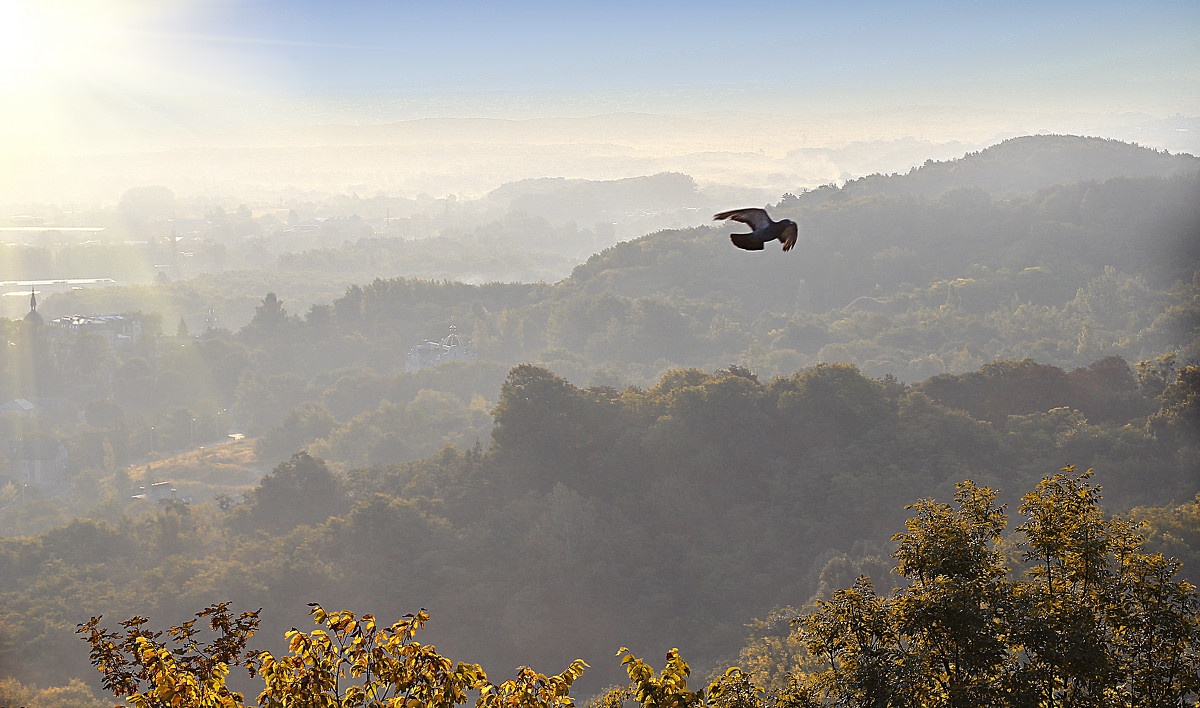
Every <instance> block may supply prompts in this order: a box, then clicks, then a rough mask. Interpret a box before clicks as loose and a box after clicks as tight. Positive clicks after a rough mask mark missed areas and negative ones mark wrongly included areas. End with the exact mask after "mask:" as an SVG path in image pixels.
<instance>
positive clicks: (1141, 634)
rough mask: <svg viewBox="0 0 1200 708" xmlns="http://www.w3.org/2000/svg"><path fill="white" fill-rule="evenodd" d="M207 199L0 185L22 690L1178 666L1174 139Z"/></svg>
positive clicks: (7, 486) (1185, 449) (893, 692)
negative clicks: (743, 233) (98, 196)
mask: <svg viewBox="0 0 1200 708" xmlns="http://www.w3.org/2000/svg"><path fill="white" fill-rule="evenodd" d="M217 201H218V200H208V201H205V200H203V199H199V198H196V197H191V196H185V195H176V194H174V193H173V192H172V191H171V190H170V189H168V188H166V187H162V186H145V187H139V188H135V189H131V190H129V191H127V192H126V193H125V195H124V197H123V198H122V199H121V201H120V203H119V204H118V205H116V206H115V207H112V208H91V207H89V208H86V209H83V208H75V207H72V206H68V205H58V206H53V207H50V206H38V205H31V206H30V208H29V211H28V212H26V213H24V214H21V215H20V216H17V217H13V218H10V219H8V220H7V221H6V222H5V223H4V224H3V226H4V230H3V231H0V237H2V238H3V239H4V243H3V244H2V245H0V256H2V257H0V280H3V281H5V282H4V283H3V284H4V285H5V291H6V292H5V294H6V297H4V298H3V305H4V310H3V315H4V316H5V317H4V319H0V330H2V331H3V337H4V341H5V342H7V345H6V346H5V347H4V348H3V350H2V353H0V370H2V371H3V374H4V375H3V376H2V377H0V439H2V441H3V444H2V445H0V706H13V707H15V706H18V705H21V706H29V707H30V708H42V707H48V706H66V707H67V708H94V707H96V706H102V705H112V702H111V700H109V698H107V697H106V696H107V694H112V695H114V696H117V697H118V699H119V700H124V701H129V702H131V704H134V703H136V704H137V705H148V706H160V705H163V706H165V705H213V706H240V705H264V706H265V705H272V706H275V705H279V706H283V705H297V706H301V705H303V706H307V705H406V706H414V705H421V706H444V707H445V708H450V707H451V706H453V705H457V704H462V703H466V702H470V701H477V702H478V705H479V706H480V708H493V707H494V708H499V707H500V706H501V705H503V706H510V707H513V708H518V707H524V706H529V707H530V708H532V707H533V706H538V707H539V708H559V707H562V708H565V707H566V706H570V705H573V702H575V703H578V704H581V705H582V704H584V703H585V702H587V704H588V705H590V706H593V708H619V706H622V705H626V706H628V705H634V704H635V703H636V704H640V705H641V706H644V707H645V708H689V707H693V706H694V707H695V708H700V707H701V706H722V707H724V708H760V707H765V706H768V705H770V706H776V707H780V708H782V707H784V706H786V707H787V708H805V707H808V706H820V705H996V706H1040V705H1130V706H1133V705H1156V706H1157V705H1162V706H1166V705H1178V706H1184V705H1194V704H1196V701H1197V700H1200V596H1198V595H1197V591H1196V588H1195V587H1194V585H1193V583H1200V158H1196V157H1194V156H1191V155H1187V154H1170V153H1166V152H1163V151H1158V150H1153V149H1149V148H1144V147H1140V146H1137V145H1134V144H1129V143H1124V142H1119V141H1115V140H1105V139H1100V138H1083V137H1075V136H1064V135H1033V136H1027V137H1022V138H1015V139H1010V140H1006V141H1004V142H1001V143H998V144H996V145H993V146H991V147H988V148H986V149H983V150H980V151H978V152H971V153H968V154H966V155H964V156H962V157H961V158H958V159H952V160H945V161H934V160H932V159H931V160H928V161H926V162H925V163H924V164H923V165H921V166H919V167H915V168H913V169H911V170H910V171H908V172H906V173H894V174H874V175H870V176H867V177H862V178H858V179H851V180H848V181H846V182H844V183H842V184H840V185H839V184H828V185H825V186H821V187H818V188H815V189H807V190H798V191H797V193H787V194H775V193H771V192H768V191H766V190H762V189H755V188H749V187H732V186H720V185H710V184H704V185H701V184H699V183H698V182H697V180H695V179H693V178H692V177H691V176H689V175H686V174H682V173H666V172H664V173H658V174H653V175H648V176H643V177H633V178H626V179H619V180H608V181H590V180H582V179H563V178H541V179H527V180H522V181H517V182H511V183H508V184H505V185H503V186H501V187H499V188H497V189H495V190H493V191H491V192H488V193H486V194H485V195H483V196H481V197H478V198H465V197H464V198H457V197H453V196H451V197H445V198H436V199H435V198H433V197H428V196H420V197H413V198H408V197H398V196H392V195H388V194H385V193H382V192H381V193H378V194H375V195H373V196H370V195H363V196H360V195H358V194H351V195H327V194H317V193H307V194H297V195H295V196H294V197H289V198H288V199H280V200H279V202H278V203H265V202H263V203H258V202H254V201H251V202H250V203H249V204H247V203H242V202H240V201H238V200H236V199H235V200H224V203H221V204H219V203H217ZM751 206H753V207H758V206H765V207H766V208H767V209H768V210H769V211H770V213H771V216H772V217H773V218H776V219H789V220H791V221H793V222H795V224H796V228H797V229H798V239H796V240H795V245H794V247H793V246H791V244H790V243H788V246H789V250H788V251H787V252H786V253H785V252H782V251H781V248H780V245H779V244H778V243H770V242H768V243H767V244H766V248H765V250H764V251H761V252H749V251H743V250H741V249H739V248H735V247H734V246H733V245H732V244H731V243H730V238H729V234H730V233H731V230H736V229H743V230H744V227H743V226H741V225H736V224H729V223H726V222H718V223H712V222H711V215H712V214H714V213H719V212H723V211H725V210H728V209H733V208H741V207H751ZM310 603H315V604H312V605H310ZM243 613H245V614H243ZM367 615H369V618H368V617H367ZM97 618H98V619H97ZM131 618H140V619H131ZM147 618H148V619H147ZM314 621H315V624H314ZM191 622H194V624H191ZM393 623H396V624H393ZM204 627H209V629H203V628H204ZM314 628H315V629H314ZM158 632H161V634H156V633H158ZM368 648H369V651H368ZM264 652H266V653H264ZM618 655H619V656H618ZM447 657H451V658H452V659H451V658H447ZM356 662H358V663H356ZM456 662H458V663H456ZM247 666H249V667H252V669H253V671H249V672H248V671H246V667H247ZM367 667H369V669H368V668H367ZM518 667H529V668H518ZM735 667H736V668H735ZM97 669H99V671H97ZM339 671H342V672H344V675H343V676H342V678H341V679H340V680H341V682H340V683H339V682H338V680H337V677H338V672H339ZM356 671H357V673H355V672H356ZM335 698H336V700H337V701H340V702H328V701H333V700H335ZM388 700H391V701H393V702H392V703H387V702H386V701H388ZM139 701H140V702H139ZM206 701H207V702H206ZM256 701H257V702H256ZM322 701H326V702H322ZM371 701H378V702H377V703H372V702H371Z"/></svg>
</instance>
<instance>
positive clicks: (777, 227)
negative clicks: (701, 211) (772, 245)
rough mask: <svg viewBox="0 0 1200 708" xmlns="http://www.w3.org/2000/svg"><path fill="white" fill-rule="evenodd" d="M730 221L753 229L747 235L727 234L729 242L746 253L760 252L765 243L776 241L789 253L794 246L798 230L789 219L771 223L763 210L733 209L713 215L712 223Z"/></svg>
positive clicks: (794, 223)
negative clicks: (738, 222)
mask: <svg viewBox="0 0 1200 708" xmlns="http://www.w3.org/2000/svg"><path fill="white" fill-rule="evenodd" d="M724 219H732V220H734V221H740V222H742V223H743V224H746V225H747V226H749V227H750V228H752V229H754V230H753V231H751V232H750V233H748V234H729V240H730V241H733V245H735V246H737V247H738V248H744V249H746V250H747V251H761V250H763V244H765V243H766V242H767V241H775V240H778V241H779V242H780V243H782V244H783V250H785V251H790V250H792V246H795V245H796V238H797V237H798V236H799V234H800V232H799V229H797V228H796V222H794V221H792V220H791V219H783V220H781V221H772V220H771V217H770V216H768V215H767V212H766V210H764V209H734V210H732V211H723V212H721V213H720V214H713V220H714V221H722V220H724Z"/></svg>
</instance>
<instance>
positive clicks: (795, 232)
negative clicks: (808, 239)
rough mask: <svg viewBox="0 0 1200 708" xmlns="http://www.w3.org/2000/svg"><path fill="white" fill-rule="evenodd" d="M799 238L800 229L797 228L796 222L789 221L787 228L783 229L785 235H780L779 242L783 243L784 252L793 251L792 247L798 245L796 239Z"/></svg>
mask: <svg viewBox="0 0 1200 708" xmlns="http://www.w3.org/2000/svg"><path fill="white" fill-rule="evenodd" d="M799 236H800V229H798V228H797V227H796V224H795V222H791V221H789V222H788V224H787V226H784V227H783V233H781V234H779V240H780V241H782V242H783V250H784V251H790V250H792V246H795V245H796V239H797V238H799Z"/></svg>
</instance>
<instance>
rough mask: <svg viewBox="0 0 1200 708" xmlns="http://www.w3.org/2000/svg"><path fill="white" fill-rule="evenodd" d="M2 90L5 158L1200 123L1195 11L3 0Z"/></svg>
mask: <svg viewBox="0 0 1200 708" xmlns="http://www.w3.org/2000/svg"><path fill="white" fill-rule="evenodd" d="M0 93H2V94H3V96H0V98H3V99H4V103H3V106H4V107H3V109H0V110H2V111H3V112H2V113H0V131H2V133H3V134H4V135H5V136H6V138H7V139H6V140H5V142H4V144H2V145H0V166H4V165H7V166H8V167H10V168H12V166H13V165H16V164H21V165H28V164H30V163H31V161H33V162H36V161H37V160H38V159H40V155H41V154H42V153H43V152H45V153H47V154H49V153H54V152H55V151H56V150H57V151H58V152H62V151H67V152H71V151H74V152H80V151H83V152H86V151H88V150H89V149H92V150H93V151H94V152H102V151H105V150H116V149H122V150H124V149H130V148H129V146H130V145H131V144H132V143H131V142H130V141H136V140H140V139H143V138H149V137H150V136H153V135H158V134H160V133H164V132H167V133H171V134H172V135H176V136H178V135H192V136H193V137H195V136H200V137H199V138H196V139H197V140H203V139H207V138H205V137H204V136H205V135H206V134H215V133H221V132H223V131H224V132H228V131H225V128H224V126H226V125H230V124H232V123H236V122H238V121H240V122H241V123H242V124H243V125H245V124H247V123H252V122H253V121H279V122H281V123H287V122H292V123H296V122H301V123H304V122H308V123H318V122H342V123H354V122H361V123H380V122H388V121H395V120H406V119H413V118H421V117H445V116H490V117H504V118H512V117H517V118H528V117H534V116H580V115H589V114H594V113H604V112H613V111H643V112H656V113H660V114H671V115H677V116H679V115H689V114H697V113H700V112H705V111H725V110H738V111H749V112H753V113H759V114H776V115H790V114H807V115H812V114H825V115H835V114H840V113H845V112H851V113H853V112H856V111H857V112H872V111H874V112H879V111H889V110H896V109H901V108H914V107H921V108H922V109H923V110H934V111H937V110H941V111H950V112H954V111H958V112H959V113H957V114H954V115H956V116H957V115H961V111H964V110H966V111H973V112H975V115H983V114H985V113H986V112H988V111H1008V112H1013V111H1018V112H1019V111H1025V112H1041V113H1057V114H1059V115H1066V114H1069V113H1075V112H1078V113H1081V114H1087V115H1099V114H1105V115H1120V114H1146V115H1150V116H1153V117H1158V118H1165V117H1171V116H1175V115H1183V116H1186V117H1193V118H1194V117H1195V116H1197V115H1200V3H1198V2H1195V0H1180V1H1162V0H1142V1H1138V2H1097V1H1091V2H1053V1H1051V2H1047V1H1045V0H1042V1H1040V2H976V1H970V2H932V1H929V0H925V1H921V2H898V1H895V0H893V1H889V2H854V1H848V2H830V1H829V0H825V1H824V2H819V3H818V2H778V1H762V0H749V1H744V2H738V3H733V2H710V1H707V0H702V1H698V2H697V1H694V2H654V1H653V0H642V1H640V2H628V1H626V0H616V1H611V0H610V1H606V2H594V3H590V4H585V3H575V2H563V1H561V0H559V1H555V2H548V1H547V2H515V3H514V2H507V3H506V2H501V1H498V0H490V1H487V2H475V1H469V2H462V1H457V0H439V1H436V2H435V1H433V0H429V1H427V2H420V3H415V2H408V1H406V0H390V1H383V0H372V1H366V2H364V1H355V0H343V1H338V2H334V1H331V0H0ZM268 95H269V96H270V97H272V101H274V102H270V101H268V102H266V103H263V102H262V101H263V97H264V96H268ZM229 96H235V97H237V96H241V97H243V98H242V99H239V98H234V99H229V98H228V97H229ZM280 101H282V102H280ZM947 115H950V114H949V113H948V114H947ZM885 119H886V116H885ZM947 120H958V118H948V119H945V120H943V121H942V124H945V123H946V122H947ZM935 125H936V124H935V123H931V129H930V130H929V131H922V132H924V133H925V137H926V139H935V138H936V136H935V135H934V134H933V133H934V132H935V131H934V126H935ZM1064 125H1065V129H1067V130H1071V129H1072V124H1070V123H1065V124H1064ZM1079 125H1080V127H1079V128H1078V130H1079V131H1081V132H1082V131H1084V130H1085V129H1087V127H1088V126H1092V125H1096V123H1095V122H1094V121H1093V122H1092V123H1087V122H1086V121H1081V122H1080V123H1079ZM1012 129H1013V130H1016V129H1018V128H1016V127H1014V128H1012ZM821 132H822V133H828V132H831V131H828V130H826V129H825V128H824V127H822V128H821ZM1000 132H1003V130H1001V129H998V130H997V133H1000ZM1106 137H1107V136H1106ZM1113 137H1123V136H1113ZM122 140H124V141H125V142H122ZM194 142H195V141H194V140H193V143H194ZM161 144H162V143H160V146H161ZM113 146H119V147H113ZM748 147H750V146H748ZM722 149H728V146H722ZM39 151H41V152H39Z"/></svg>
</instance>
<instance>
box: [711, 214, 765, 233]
mask: <svg viewBox="0 0 1200 708" xmlns="http://www.w3.org/2000/svg"><path fill="white" fill-rule="evenodd" d="M724 219H733V220H734V221H740V222H742V223H743V224H746V225H747V226H749V227H750V228H752V229H754V230H755V231H758V230H759V229H761V228H764V227H766V226H768V225H770V223H771V217H769V216H767V212H766V211H764V210H762V209H734V210H732V211H723V212H721V213H720V214H713V221H722V220H724Z"/></svg>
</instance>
